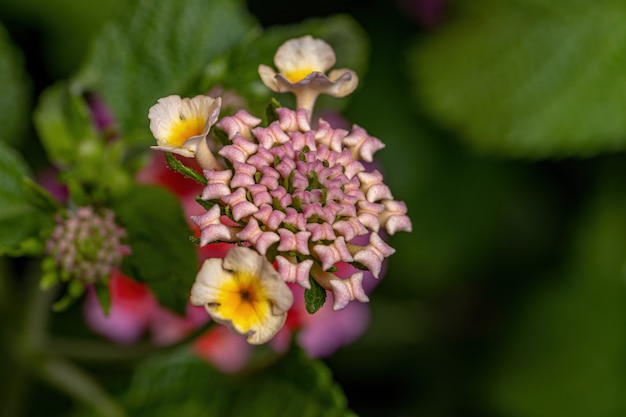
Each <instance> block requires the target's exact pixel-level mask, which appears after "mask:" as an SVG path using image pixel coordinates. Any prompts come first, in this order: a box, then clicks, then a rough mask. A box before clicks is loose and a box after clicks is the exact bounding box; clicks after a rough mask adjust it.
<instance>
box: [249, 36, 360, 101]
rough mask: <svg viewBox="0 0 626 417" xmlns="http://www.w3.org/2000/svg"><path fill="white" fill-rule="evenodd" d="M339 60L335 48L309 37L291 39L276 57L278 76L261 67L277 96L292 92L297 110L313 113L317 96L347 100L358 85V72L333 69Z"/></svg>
mask: <svg viewBox="0 0 626 417" xmlns="http://www.w3.org/2000/svg"><path fill="white" fill-rule="evenodd" d="M335 61H336V57H335V51H333V48H332V47H331V46H330V45H329V44H328V43H326V42H325V41H323V40H321V39H315V38H313V37H312V36H310V35H306V36H303V37H301V38H296V39H290V40H288V41H286V42H285V43H283V44H282V45H281V46H280V47H279V48H278V50H277V51H276V55H274V65H275V66H276V68H278V73H277V72H276V71H274V70H273V69H272V68H270V67H268V66H267V65H262V64H261V65H259V76H260V77H261V79H262V80H263V83H264V84H265V85H266V86H267V87H268V88H269V89H270V90H272V91H274V92H277V93H284V92H292V93H293V94H295V96H296V100H297V104H296V106H297V108H299V109H306V110H308V111H309V112H312V111H313V106H314V104H315V100H316V99H317V96H318V95H320V94H328V95H331V96H333V97H345V96H347V95H348V94H350V93H352V92H353V91H354V90H355V89H356V87H357V85H358V84H359V78H358V76H357V75H356V73H355V72H354V71H352V70H350V69H345V68H341V69H333V70H332V71H330V72H329V73H328V74H326V72H327V71H328V70H329V69H331V68H332V67H333V65H335Z"/></svg>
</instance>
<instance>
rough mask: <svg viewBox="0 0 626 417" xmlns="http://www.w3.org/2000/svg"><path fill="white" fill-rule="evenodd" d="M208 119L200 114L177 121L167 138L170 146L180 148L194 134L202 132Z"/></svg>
mask: <svg viewBox="0 0 626 417" xmlns="http://www.w3.org/2000/svg"><path fill="white" fill-rule="evenodd" d="M205 124H206V119H205V118H203V117H199V116H194V117H190V118H187V119H182V118H181V120H178V121H176V122H175V123H174V124H173V125H172V128H171V131H170V135H169V136H168V138H167V143H168V144H169V145H170V146H175V147H178V148H180V147H181V146H183V144H184V143H185V141H187V139H189V138H190V137H192V136H197V135H200V134H202V131H203V130H204V125H205Z"/></svg>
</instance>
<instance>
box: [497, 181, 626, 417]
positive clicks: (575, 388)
mask: <svg viewBox="0 0 626 417" xmlns="http://www.w3.org/2000/svg"><path fill="white" fill-rule="evenodd" d="M622 178H623V176H622ZM605 179H607V178H605ZM609 182H610V180H609ZM598 197H599V198H598V199H595V200H594V203H592V204H591V209H590V211H589V212H588V213H587V216H586V217H585V218H584V219H583V221H582V222H580V223H578V224H579V225H580V227H579V229H578V233H577V236H576V238H575V240H574V244H573V247H572V248H571V249H570V251H569V256H568V258H567V259H568V260H569V262H567V263H566V264H565V265H564V267H563V268H560V269H558V270H556V271H554V273H553V274H550V275H549V276H546V277H545V285H544V286H543V287H542V288H540V289H539V291H538V292H537V293H535V294H532V297H531V298H528V299H527V300H525V302H524V305H523V309H522V311H521V312H520V313H521V315H520V316H519V318H518V320H516V321H514V322H513V323H509V328H508V331H507V335H509V339H507V340H506V341H505V343H504V344H503V345H502V347H501V349H500V351H499V352H498V359H497V360H496V361H495V363H494V364H493V369H492V372H491V374H490V377H489V379H488V384H487V387H486V392H487V397H488V398H489V399H490V401H491V404H490V405H491V406H492V407H493V408H495V410H496V411H497V412H498V413H499V414H498V415H507V416H516V417H517V416H519V417H587V416H621V415H626V397H624V395H623V394H624V391H625V390H626V374H625V373H624V372H622V371H621V366H620V364H622V363H623V362H624V353H625V352H626V326H625V323H626V287H625V286H624V266H625V265H626V215H625V213H626V193H624V189H623V184H622V183H621V181H619V182H618V181H614V182H613V187H612V188H610V189H604V190H603V192H602V193H600V195H599V196H598Z"/></svg>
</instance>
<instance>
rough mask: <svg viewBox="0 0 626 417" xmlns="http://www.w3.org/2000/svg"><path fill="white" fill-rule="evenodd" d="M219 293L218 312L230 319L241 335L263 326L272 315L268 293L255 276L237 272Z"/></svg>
mask: <svg viewBox="0 0 626 417" xmlns="http://www.w3.org/2000/svg"><path fill="white" fill-rule="evenodd" d="M219 293H220V296H219V300H217V304H219V307H217V310H218V311H219V313H220V315H221V316H222V317H228V318H230V320H231V321H232V323H233V325H234V326H235V328H237V330H239V331H240V332H241V333H246V332H248V331H249V330H251V329H252V328H256V327H258V326H261V325H263V323H264V322H265V320H266V319H267V316H268V315H269V314H270V303H269V300H268V297H267V292H266V290H265V288H263V286H262V285H261V282H260V281H259V278H258V277H257V276H255V275H253V274H249V273H245V272H235V273H234V274H233V279H231V280H228V281H227V282H225V283H224V284H223V285H222V287H221V288H220V291H219Z"/></svg>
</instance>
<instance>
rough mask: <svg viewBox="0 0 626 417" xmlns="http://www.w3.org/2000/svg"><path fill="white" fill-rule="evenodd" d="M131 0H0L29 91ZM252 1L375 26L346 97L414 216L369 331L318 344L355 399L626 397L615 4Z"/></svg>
mask: <svg viewBox="0 0 626 417" xmlns="http://www.w3.org/2000/svg"><path fill="white" fill-rule="evenodd" d="M123 3H124V0H107V1H100V2H84V1H79V0H56V1H54V2H50V1H42V0H20V1H16V0H0V22H2V24H3V25H4V26H5V28H6V29H7V32H8V35H9V38H10V39H11V41H12V42H13V43H14V44H16V45H17V46H18V48H20V49H21V52H22V54H23V59H24V65H25V67H26V70H27V72H28V74H29V76H30V80H29V83H30V86H31V103H32V105H33V106H34V103H36V97H37V96H38V95H39V94H40V93H41V92H42V91H43V90H44V88H45V87H47V86H49V85H51V84H53V83H54V82H55V81H57V80H60V79H65V78H68V77H70V76H72V75H73V73H74V71H75V70H76V68H77V67H78V66H79V64H80V62H81V60H82V59H83V57H84V55H85V54H86V51H87V49H88V46H89V43H90V41H91V40H92V39H93V38H94V37H95V36H96V35H97V34H98V33H99V31H100V30H101V29H102V27H103V26H104V25H105V24H106V22H107V21H108V19H110V18H111V17H112V16H114V15H115V13H116V12H117V11H118V10H119V9H120V8H121V7H122V5H123ZM182 3H184V2H181V4H182ZM469 3H471V4H469ZM248 7H249V10H250V12H251V13H252V14H253V15H254V16H255V17H256V18H257V19H258V20H259V21H260V22H261V24H262V25H263V26H265V27H271V26H273V25H284V24H295V23H298V22H301V21H304V20H306V19H309V18H313V17H324V16H329V15H334V14H338V13H341V14H348V15H350V16H351V17H352V18H353V19H355V20H356V21H357V22H358V23H359V24H360V25H361V26H362V28H363V30H364V32H365V33H366V35H367V37H368V39H369V46H370V50H369V56H368V66H367V71H366V72H365V73H363V74H360V78H361V83H360V87H359V89H358V90H357V92H356V93H355V94H354V95H353V96H352V97H351V98H350V102H349V104H348V106H347V108H346V109H345V111H344V115H345V117H346V118H347V119H348V120H349V121H351V122H353V123H357V124H359V125H362V126H364V127H366V128H367V130H368V131H369V132H370V133H371V134H372V135H374V136H376V137H379V138H380V139H381V140H383V141H384V142H385V143H386V144H387V147H386V148H385V149H384V150H383V151H381V152H379V153H378V154H377V156H378V158H379V161H380V162H381V164H382V166H383V170H384V173H385V178H386V180H387V182H388V183H389V185H390V188H391V189H392V190H393V191H394V197H395V198H397V199H399V200H404V201H406V203H407V205H408V207H409V215H410V216H411V218H412V220H413V232H412V233H410V234H399V235H397V236H393V237H392V238H391V242H392V245H393V246H394V247H395V248H396V249H397V252H396V254H395V255H393V256H392V257H391V259H390V262H389V264H388V269H387V274H386V276H385V278H384V279H383V280H382V282H381V283H380V284H379V285H378V287H377V288H376V290H375V292H374V293H373V295H372V296H371V300H372V301H371V309H372V321H371V324H370V326H369V329H368V331H367V332H366V333H365V334H364V336H363V337H361V338H360V339H359V340H358V341H356V342H355V343H353V344H351V345H350V346H347V347H344V348H341V349H340V350H338V351H337V352H336V353H335V354H333V355H332V356H330V357H328V358H326V359H325V362H326V363H327V364H328V365H329V367H330V368H331V370H332V372H333V375H334V377H335V379H336V380H337V381H338V382H339V384H340V385H341V386H342V387H343V389H344V391H345V393H346V395H347V397H348V401H349V405H350V407H351V408H352V409H353V410H354V411H355V412H356V413H357V414H358V415H360V416H363V417H369V416H398V417H402V416H419V417H561V416H562V417H618V416H624V415H626V395H625V393H626V366H625V361H624V357H625V354H626V315H625V313H626V297H625V288H624V284H625V278H626V276H625V273H626V187H625V186H624V183H625V180H626V163H625V162H626V158H625V157H624V154H623V152H622V150H623V149H625V148H626V118H625V117H624V114H625V110H626V78H625V77H626V76H625V74H626V71H624V69H625V67H626V29H625V28H626V25H624V22H625V21H626V20H625V18H626V6H625V5H624V4H623V3H622V2H620V1H609V0H605V1H600V2H584V1H564V0H558V1H556V0H555V1H549V0H507V1H495V0H474V1H472V2H466V1H461V0H395V1H390V0H363V1H357V0H351V1H341V0H338V1H337V0H336V1H329V0H319V1H315V2H296V3H294V2H292V1H287V0H274V1H271V2H270V1H256V0H250V1H249V2H248ZM172 30H177V28H172ZM2 89H3V88H2ZM2 89H0V91H1V90H2ZM23 134H25V135H30V136H32V139H31V140H29V141H28V142H27V143H28V146H29V147H30V149H31V152H29V153H28V154H27V155H28V156H27V158H28V159H29V163H30V164H31V165H32V166H34V167H37V166H38V164H43V156H42V151H41V149H40V145H38V141H37V139H36V135H35V133H34V129H33V128H32V126H31V127H29V128H28V129H27V130H26V131H24V133H23ZM16 262H17V263H18V265H17V267H16V268H21V267H23V265H21V264H19V262H18V261H16ZM63 317H64V319H63V320H65V321H64V322H63V325H64V326H80V325H81V323H80V320H79V319H76V320H71V319H68V318H67V317H68V316H67V315H65V316H63ZM94 371H96V372H102V373H103V374H106V372H112V370H110V369H109V370H105V369H100V368H96V369H95V370H94ZM0 378H1V377H0ZM35 392H36V393H37V397H38V398H40V404H47V405H46V408H47V409H48V411H47V412H46V414H48V415H62V413H63V412H64V410H65V409H66V408H67V407H68V403H67V400H66V399H63V398H60V397H59V396H58V395H57V394H56V393H55V392H54V391H53V390H51V389H49V388H47V387H45V386H44V385H41V386H37V387H36V388H35ZM42 410H43V409H41V408H38V407H32V408H31V409H30V411H29V414H28V415H33V416H34V415H41V414H39V413H41V412H42Z"/></svg>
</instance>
